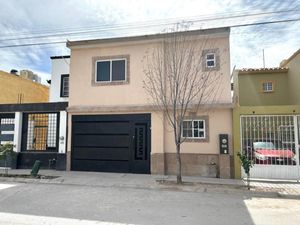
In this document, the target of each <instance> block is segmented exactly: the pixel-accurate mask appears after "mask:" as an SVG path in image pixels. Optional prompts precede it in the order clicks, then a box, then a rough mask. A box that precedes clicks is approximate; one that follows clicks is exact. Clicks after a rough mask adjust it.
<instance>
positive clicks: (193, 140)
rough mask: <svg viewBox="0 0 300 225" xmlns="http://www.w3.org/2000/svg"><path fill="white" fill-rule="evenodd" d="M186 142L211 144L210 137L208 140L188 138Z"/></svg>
mask: <svg viewBox="0 0 300 225" xmlns="http://www.w3.org/2000/svg"><path fill="white" fill-rule="evenodd" d="M185 142H209V140H208V137H206V138H186V139H185Z"/></svg>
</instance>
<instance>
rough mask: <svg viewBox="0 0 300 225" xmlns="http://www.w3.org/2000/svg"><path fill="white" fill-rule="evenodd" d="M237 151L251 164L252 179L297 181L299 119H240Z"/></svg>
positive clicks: (278, 117) (265, 117)
mask: <svg viewBox="0 0 300 225" xmlns="http://www.w3.org/2000/svg"><path fill="white" fill-rule="evenodd" d="M240 119H241V120H240V122H241V150H242V152H243V153H244V154H246V155H247V157H248V158H249V159H251V160H252V161H253V163H254V165H253V168H252V169H251V174H250V175H251V177H252V178H267V179H299V172H300V171H299V124H300V122H299V119H300V116H295V115H255V116H254V115H251V116H250V115H249V116H241V118H240Z"/></svg>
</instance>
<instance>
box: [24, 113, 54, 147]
mask: <svg viewBox="0 0 300 225" xmlns="http://www.w3.org/2000/svg"><path fill="white" fill-rule="evenodd" d="M58 121H59V114H58V113H24V117H23V134H22V151H57V149H58V130H59V122H58Z"/></svg>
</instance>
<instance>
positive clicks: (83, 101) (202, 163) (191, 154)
mask: <svg viewBox="0 0 300 225" xmlns="http://www.w3.org/2000/svg"><path fill="white" fill-rule="evenodd" d="M193 35H194V34H193ZM193 37H194V38H196V39H197V41H198V42H199V44H203V43H204V42H205V43H206V46H207V48H214V49H216V48H217V49H218V51H219V54H220V55H219V56H220V62H221V63H220V68H219V70H218V71H217V73H218V74H219V75H220V77H221V82H220V84H221V86H220V89H219V93H218V98H217V101H215V102H214V104H212V105H213V106H210V107H208V106H206V107H205V110H203V111H199V112H197V113H195V112H193V113H189V114H188V117H189V118H203V117H205V118H206V119H207V130H208V140H207V141H205V142H198V141H193V142H192V141H187V142H186V143H184V144H183V145H182V155H183V173H184V174H190V175H205V176H209V175H210V174H212V173H211V171H210V170H213V169H214V168H210V167H215V168H217V173H218V174H219V175H220V176H221V177H230V157H229V156H228V157H227V158H225V159H223V158H222V157H219V136H218V135H219V134H229V139H230V151H231V149H232V148H231V138H232V137H231V133H232V129H231V127H232V105H231V93H230V54H229V31H228V30H227V29H220V30H216V31H215V30H213V31H212V32H211V33H210V32H208V33H206V34H205V35H201V34H199V35H194V36H193ZM161 43H162V39H161V37H160V36H159V35H158V36H151V37H142V38H124V39H120V40H113V39H112V40H107V41H101V40H100V41H98V42H97V41H91V42H88V41H87V42H77V43H76V42H75V43H72V42H71V43H69V47H70V49H71V62H70V74H71V75H70V95H69V108H68V113H69V121H68V126H69V130H70V131H71V130H72V128H71V127H72V122H71V120H72V115H90V114H97V115H101V114H105V115H107V114H135V113H139V114H140V113H150V114H151V172H152V173H159V174H165V173H167V174H172V173H175V157H174V156H175V152H176V148H175V144H174V138H173V136H174V135H173V133H172V129H171V127H170V126H169V124H168V121H167V119H166V117H165V116H164V114H163V112H160V111H158V110H157V109H156V108H155V107H153V103H152V102H151V99H150V98H149V96H148V95H147V93H146V91H145V90H144V88H143V81H144V80H145V75H144V72H143V71H144V67H145V61H144V58H145V56H146V55H147V53H148V52H149V51H152V50H153V49H155V48H156V47H157V46H158V45H161ZM118 56H120V57H123V56H126V57H128V58H127V63H128V69H127V74H126V76H127V78H128V80H127V82H126V83H123V84H111V85H107V84H106V85H95V82H94V80H93V79H95V72H94V66H95V65H94V62H95V58H96V59H97V58H112V57H118ZM199 57H201V53H199ZM71 143H72V135H71V132H69V136H68V155H69V156H70V154H71V153H70V152H71ZM68 162H69V163H70V157H69V160H68ZM221 167H222V169H223V171H221V172H220V169H218V168H221Z"/></svg>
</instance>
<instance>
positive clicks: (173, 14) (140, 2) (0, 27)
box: [0, 0, 300, 81]
mask: <svg viewBox="0 0 300 225" xmlns="http://www.w3.org/2000/svg"><path fill="white" fill-rule="evenodd" d="M299 3H300V0H297V1H292V0H289V1H284V2H283V1H280V0H266V1H260V0H223V1H220V0H201V1H199V0H186V1H181V0H173V1H172V0H164V1H162V0H152V1H149V0H127V1H125V0H110V1H104V0H72V1H61V0H52V1H42V2H41V1H38V0H26V1H19V0H10V1H4V0H3V1H1V3H0V4H1V7H0V46H1V45H2V46H3V45H6V44H18V43H19V44H20V43H28V42H30V41H33V40H15V41H3V39H4V38H8V37H12V34H20V33H23V34H24V35H23V36H24V37H26V36H27V35H28V34H32V35H38V34H43V33H47V32H50V31H52V32H53V31H57V32H62V31H69V30H70V29H72V30H73V31H80V30H81V31H82V30H84V29H87V28H90V27H99V26H104V25H115V24H125V23H136V24H143V23H146V22H147V21H150V20H159V21H163V20H164V19H167V18H186V17H189V18H191V17H198V16H201V15H202V16H203V15H209V14H210V15H211V14H214V13H226V15H230V12H237V11H240V12H241V13H251V12H254V11H255V12H258V11H260V12H265V11H271V10H281V9H287V8H295V7H296V5H299ZM260 18H261V17H260ZM265 18H268V17H265ZM258 19H259V17H256V18H254V20H253V21H257V20H258ZM245 21H246V20H245ZM245 21H244V22H245ZM240 22H243V20H241V19H239V20H231V21H230V23H231V24H233V23H240ZM248 22H249V21H248ZM299 24H300V23H299V22H298V23H286V24H283V25H278V26H271V25H268V26H266V25H265V26H258V27H246V28H234V29H232V35H231V61H232V65H237V67H239V68H241V67H261V66H262V49H265V54H266V63H267V66H277V65H278V64H279V62H280V61H281V60H282V59H283V58H287V57H288V56H289V55H290V54H292V53H293V52H294V51H296V50H297V49H298V48H299V47H300V43H299V38H298V37H299V35H300V30H299V29H298V27H299ZM200 25H201V24H200ZM200 25H199V24H198V25H197V26H200ZM203 25H207V24H203ZM220 25H225V21H221V23H220ZM157 29H160V30H161V28H157ZM141 32H142V33H143V32H144V33H149V32H153V30H151V29H150V28H147V29H131V30H121V29H119V30H117V31H116V30H114V31H110V32H106V33H104V32H98V33H93V35H81V36H77V37H76V38H79V39H80V38H93V37H96V36H98V37H100V36H103V35H104V34H105V35H133V34H137V33H141ZM25 33H27V34H25ZM65 39H66V37H65V38H58V37H57V38H53V37H52V38H50V37H49V38H44V39H40V40H39V41H41V42H46V41H49V40H56V41H57V40H65ZM1 40H2V41H1ZM34 41H37V40H34ZM68 53H69V50H68V49H67V48H66V47H65V45H64V44H60V45H44V46H31V47H19V48H4V49H3V48H2V49H1V48H0V70H7V71H9V70H10V69H12V68H15V69H18V70H20V69H30V70H33V71H38V72H39V73H40V74H42V77H43V80H44V81H45V80H46V78H47V79H48V77H49V73H50V68H51V67H50V63H51V60H50V58H49V57H50V56H51V55H65V54H68Z"/></svg>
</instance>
